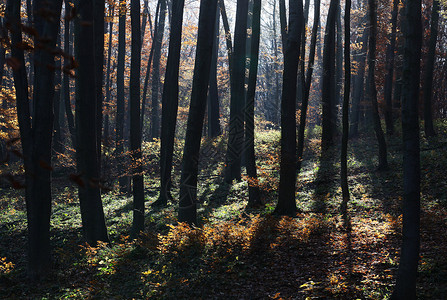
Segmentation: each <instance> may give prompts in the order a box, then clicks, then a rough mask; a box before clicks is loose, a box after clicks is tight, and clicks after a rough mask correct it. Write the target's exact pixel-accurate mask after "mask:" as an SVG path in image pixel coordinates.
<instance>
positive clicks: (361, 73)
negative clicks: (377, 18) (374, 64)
mask: <svg viewBox="0 0 447 300" xmlns="http://www.w3.org/2000/svg"><path fill="white" fill-rule="evenodd" d="M368 39H369V30H368V29H366V28H365V29H364V30H363V34H362V37H361V39H360V41H361V43H362V48H361V49H360V52H359V53H358V54H357V57H358V58H357V64H358V71H357V72H358V73H357V74H356V75H355V78H354V83H353V92H352V94H353V95H352V109H351V118H352V122H351V128H350V130H349V132H350V136H351V137H355V136H357V135H358V132H359V119H360V106H361V102H362V100H363V97H364V94H365V93H364V90H365V66H366V52H367V51H368Z"/></svg>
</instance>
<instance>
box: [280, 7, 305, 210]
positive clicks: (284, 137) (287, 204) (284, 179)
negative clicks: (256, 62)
mask: <svg viewBox="0 0 447 300" xmlns="http://www.w3.org/2000/svg"><path fill="white" fill-rule="evenodd" d="M288 28H289V30H288V32H287V44H286V48H285V52H284V73H283V88H282V101H281V161H280V171H279V176H280V179H279V199H278V204H277V206H276V208H275V214H279V215H294V214H295V213H296V212H297V207H296V200H295V184H296V117H295V114H296V92H297V89H296V86H297V75H298V63H299V59H300V45H301V37H302V32H303V30H304V17H303V1H302V0H299V1H290V2H289V27H288Z"/></svg>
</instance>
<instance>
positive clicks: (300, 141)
mask: <svg viewBox="0 0 447 300" xmlns="http://www.w3.org/2000/svg"><path fill="white" fill-rule="evenodd" d="M320 2H321V1H320V0H315V5H314V24H313V27H312V37H311V41H310V52H309V63H308V67H307V72H306V76H305V84H304V95H303V99H302V101H301V112H300V126H299V129H298V149H297V165H296V173H297V174H299V172H300V170H301V162H302V158H303V150H304V132H305V128H306V118H307V108H308V106H309V94H310V85H311V83H312V73H313V70H314V62H315V48H316V44H317V33H318V26H319V23H320ZM303 48H304V47H302V49H303ZM301 60H302V61H303V59H301ZM303 69H304V67H303ZM303 72H304V70H303Z"/></svg>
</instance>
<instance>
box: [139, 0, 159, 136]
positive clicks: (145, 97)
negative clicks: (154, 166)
mask: <svg viewBox="0 0 447 300" xmlns="http://www.w3.org/2000/svg"><path fill="white" fill-rule="evenodd" d="M161 1H162V0H160V1H158V2H157V9H156V10H155V25H154V30H153V31H151V36H152V45H151V52H150V53H149V59H148V60H147V68H146V75H145V76H144V86H143V98H142V99H141V120H140V125H141V136H142V137H143V127H144V116H145V110H146V99H147V90H148V87H149V76H150V73H151V72H150V71H151V64H152V61H153V57H154V47H155V44H156V43H155V42H154V40H155V37H154V36H155V33H156V32H157V31H158V22H159V17H158V15H159V13H160V4H161ZM149 20H150V18H149Z"/></svg>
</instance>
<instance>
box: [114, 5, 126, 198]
mask: <svg viewBox="0 0 447 300" xmlns="http://www.w3.org/2000/svg"><path fill="white" fill-rule="evenodd" d="M125 55H126V2H125V1H120V6H119V24H118V66H117V70H116V90H117V93H116V120H115V122H116V133H115V144H116V146H115V155H116V157H117V158H118V159H119V160H120V161H119V163H118V167H119V169H121V170H122V169H123V168H124V164H123V162H122V160H123V155H124V112H125V102H124V58H125ZM119 184H120V189H121V191H124V190H125V188H126V178H125V177H124V176H121V177H120V179H119Z"/></svg>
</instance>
